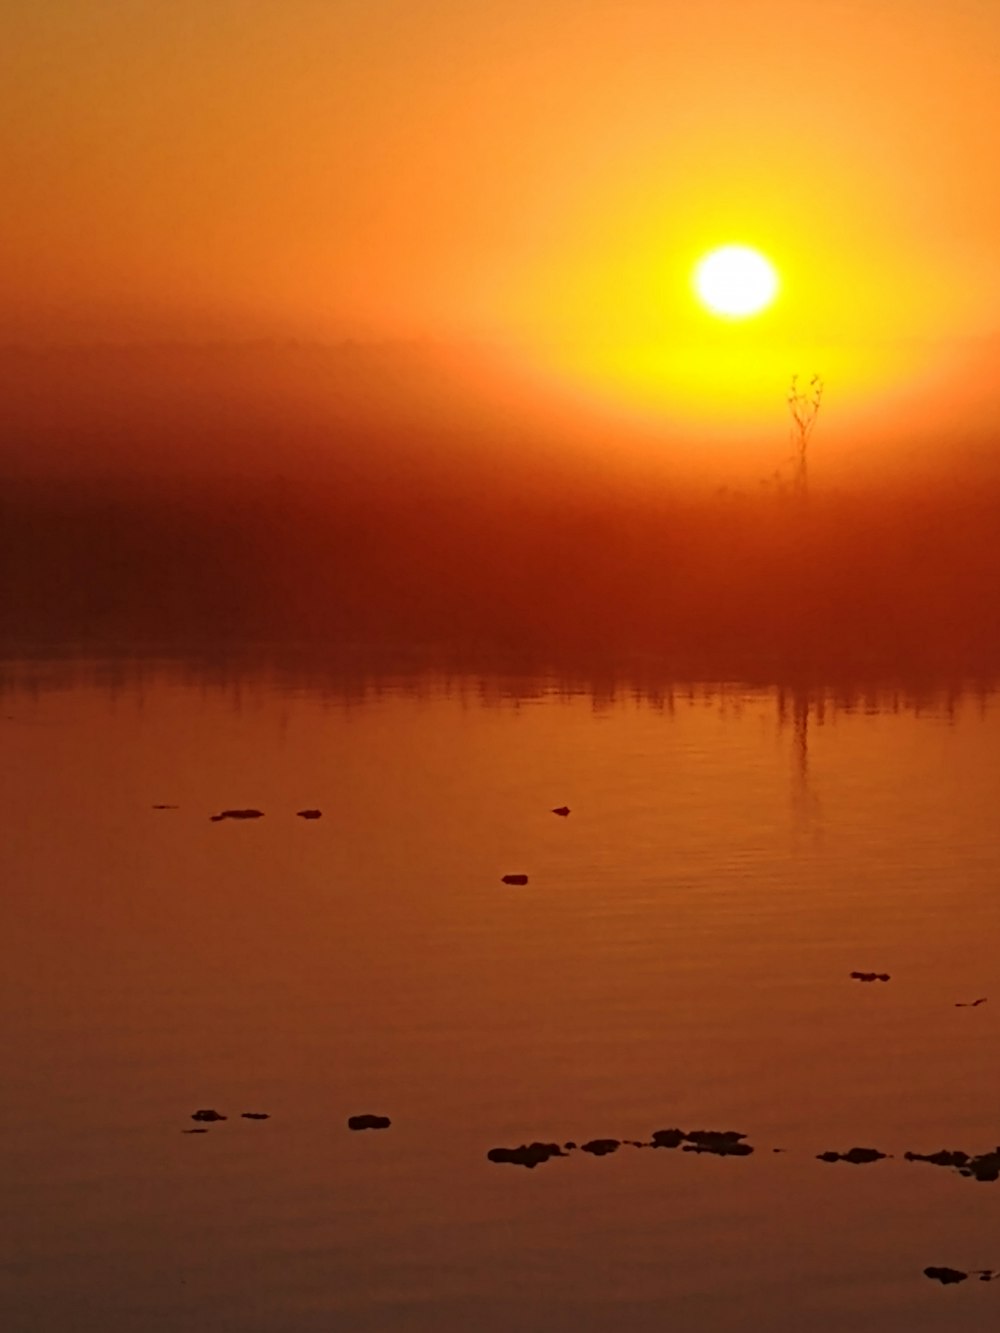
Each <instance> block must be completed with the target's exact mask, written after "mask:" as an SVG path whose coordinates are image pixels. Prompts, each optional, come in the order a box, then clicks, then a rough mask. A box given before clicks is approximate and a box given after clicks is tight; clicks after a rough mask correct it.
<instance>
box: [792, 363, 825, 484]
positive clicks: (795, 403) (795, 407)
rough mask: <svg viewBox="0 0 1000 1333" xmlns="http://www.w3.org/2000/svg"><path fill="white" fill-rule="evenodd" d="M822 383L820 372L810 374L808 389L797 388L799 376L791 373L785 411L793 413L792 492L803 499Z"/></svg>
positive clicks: (823, 385) (821, 393) (823, 386)
mask: <svg viewBox="0 0 1000 1333" xmlns="http://www.w3.org/2000/svg"><path fill="white" fill-rule="evenodd" d="M825 387H826V386H825V384H824V383H823V380H822V379H821V378H820V376H819V375H813V377H812V379H811V380H810V381H809V386H808V388H805V389H800V388H799V377H798V375H793V376H792V382H791V385H790V387H789V390H788V410H789V412H790V413H791V414H792V444H793V446H794V448H795V455H794V460H793V461H794V463H795V478H794V482H793V486H794V491H795V495H796V496H797V498H798V499H800V500H804V499H805V498H806V495H807V494H808V490H809V472H808V449H809V438H810V436H811V435H812V433H813V428H814V427H815V425H816V418H817V417H818V416H819V409H820V405H821V404H822V402H823V390H824V388H825Z"/></svg>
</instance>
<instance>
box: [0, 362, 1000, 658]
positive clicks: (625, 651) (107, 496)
mask: <svg viewBox="0 0 1000 1333" xmlns="http://www.w3.org/2000/svg"><path fill="white" fill-rule="evenodd" d="M0 366H2V369H3V375H4V376H5V384H4V388H5V391H6V393H7V431H6V443H5V449H4V458H3V463H4V468H3V472H4V476H3V481H2V484H0V636H2V638H3V640H4V641H5V642H6V643H8V644H10V645H22V646H23V645H30V644H32V643H39V644H47V645H54V644H58V643H60V642H65V641H71V642H74V643H78V644H81V645H90V646H91V647H92V648H94V647H96V648H99V649H102V650H104V649H107V648H108V647H109V646H111V645H117V646H118V648H120V649H124V650H126V651H129V649H130V647H140V646H142V645H146V646H148V647H150V648H154V649H164V648H166V649H170V650H177V651H185V650H187V649H193V650H196V651H198V652H203V651H204V650H205V649H206V648H209V647H212V646H215V647H218V648H227V649H229V650H233V649H235V648H236V647H237V646H238V645H239V644H240V643H256V642H258V641H260V640H267V641H276V640H281V641H287V642H300V641H305V642H309V643H313V644H325V645H327V647H328V648H332V647H334V646H336V647H338V648H339V649H340V650H341V651H343V650H344V649H345V648H348V647H349V648H350V649H351V651H356V650H358V649H360V648H364V647H365V646H367V647H368V648H370V649H379V650H385V649H387V648H389V649H393V650H395V651H400V650H404V651H406V652H414V651H424V652H428V651H430V652H438V653H440V652H444V653H446V654H449V655H450V656H451V658H452V659H453V660H455V661H465V662H474V661H476V660H478V661H480V662H483V661H489V660H490V659H491V658H493V659H496V658H497V657H498V655H499V656H500V657H503V658H504V660H510V659H511V657H512V656H513V657H515V658H518V659H520V660H521V661H523V662H524V663H525V664H526V665H527V666H529V667H531V668H532V669H535V668H542V669H549V668H566V669H570V670H572V669H575V666H576V665H577V664H578V663H579V662H581V661H582V662H584V663H593V664H595V665H599V666H600V668H601V669H602V670H607V668H608V667H609V666H614V664H616V663H619V664H620V663H622V662H634V661H635V659H636V658H639V657H644V658H649V657H650V656H652V657H655V658H656V660H657V661H658V662H659V664H660V669H662V671H663V672H664V673H665V674H666V675H667V676H669V677H671V678H674V679H676V678H684V677H694V678H699V679H731V678H734V677H744V678H748V679H754V680H765V681H771V680H773V681H778V682H780V681H781V680H783V679H790V678H792V677H802V676H807V677H809V678H811V679H814V680H824V679H829V680H838V679H842V678H845V677H849V678H852V679H858V678H873V679H887V678H893V679H899V678H903V677H906V676H908V675H918V676H927V675H928V674H930V675H932V676H937V677H941V678H949V679H954V678H961V677H965V676H968V675H973V676H985V677H989V676H991V674H992V672H993V668H994V665H995V663H996V661H997V658H998V655H1000V627H998V625H997V622H996V620H995V617H993V616H992V615H991V614H990V613H989V609H988V608H989V606H990V604H991V599H992V596H993V586H994V569H995V550H996V536H995V534H996V532H997V528H998V519H1000V480H996V479H995V478H994V477H993V475H992V474H991V471H990V468H989V467H988V466H986V465H983V464H981V463H976V462H975V461H974V459H973V455H972V454H970V453H969V452H968V450H967V451H966V452H965V453H964V454H963V453H962V452H961V451H956V450H951V451H949V450H945V449H943V448H942V450H941V451H940V454H939V456H938V459H937V463H936V465H935V467H934V468H927V467H925V468H924V470H923V471H921V470H920V469H919V468H917V467H916V466H915V467H914V468H913V469H912V471H911V473H910V474H909V475H904V474H902V473H901V472H900V471H899V470H898V469H897V470H896V471H895V472H892V473H888V472H886V473H883V474H882V475H881V476H876V475H870V476H867V477H864V476H856V477H852V476H851V475H850V474H849V473H845V472H843V471H842V472H841V474H840V475H839V477H838V476H836V475H834V476H831V475H830V461H831V456H832V455H834V454H835V452H836V450H835V448H834V445H833V443H831V439H830V438H829V431H828V430H827V422H826V420H824V419H821V421H820V425H819V429H818V431H817V433H816V435H815V436H814V440H813V443H812V444H811V446H810V450H811V487H810V494H809V498H808V503H800V502H798V501H797V500H796V498H795V497H794V494H793V488H792V485H791V483H792V473H791V466H790V462H789V453H790V449H789V445H788V442H787V425H788V423H787V421H786V420H785V419H784V418H783V417H782V416H781V415H780V412H779V413H778V414H777V420H776V427H775V437H776V441H775V443H774V444H773V445H769V446H768V447H767V449H762V448H761V446H760V442H759V441H757V443H755V444H752V447H748V449H747V452H746V456H744V457H740V456H739V455H738V454H737V455H733V454H732V453H731V452H730V453H728V454H727V453H726V451H725V450H724V449H723V450H721V451H718V452H716V453H715V454H713V453H712V451H711V449H710V447H709V445H708V444H704V443H703V446H702V453H701V455H700V458H701V461H700V464H699V468H698V469H693V467H692V464H691V455H690V451H689V452H688V453H687V454H685V452H684V448H683V442H682V443H681V445H680V446H678V445H677V441H676V440H675V439H673V438H672V437H671V436H670V435H669V432H667V434H666V435H662V434H661V436H660V437H659V438H657V437H654V436H653V435H651V434H649V433H648V432H646V433H642V432H638V431H637V428H636V426H635V424H634V423H633V424H632V426H631V427H629V426H628V425H627V424H626V423H624V422H623V421H618V422H617V423H616V422H614V421H613V420H611V419H610V418H608V417H607V416H604V417H601V416H600V415H588V413H587V412H586V411H585V410H584V409H583V408H582V407H581V406H580V405H579V404H577V405H576V407H575V408H574V410H573V412H572V413H570V411H569V409H568V407H567V405H566V403H562V404H561V405H559V404H557V403H556V402H555V400H554V399H552V398H551V397H550V398H544V397H543V396H539V395H538V394H537V393H536V394H535V396H534V397H533V396H531V395H530V394H528V393H527V392H526V391H525V392H524V393H522V392H521V389H523V387H524V386H523V383H520V382H518V381H516V380H515V379H511V378H510V375H509V374H508V376H507V378H506V379H505V378H504V376H503V375H501V374H500V373H499V371H498V370H497V368H496V366H495V365H494V366H493V367H492V369H488V368H487V362H486V361H478V362H477V361H474V360H470V358H469V357H465V358H464V359H463V358H461V357H460V358H457V359H456V358H455V357H450V358H449V357H448V356H445V355H444V353H443V352H442V351H441V350H440V349H437V350H433V349H431V350H429V349H427V348H423V349H420V348H418V347H409V348H400V347H396V348H394V349H393V348H388V349H387V348H382V349H377V348H375V349H373V348H371V347H363V346H347V347H342V348H340V349H337V350H333V351H331V350H330V349H323V348H315V347H314V348H299V349H295V348H289V347H285V348H275V347H273V346H271V347H269V346H266V345H260V346H258V347H256V348H242V349H239V348H233V347H226V346H219V347H216V348H204V347H203V348H192V347H186V348H185V347H172V348H170V347H165V348H159V349H145V350H142V349H124V348H122V349H108V348H103V349H102V348H92V349H90V350H86V349H77V350H75V351H62V352H59V351H51V352H18V353H13V352H9V353H7V354H6V355H5V356H4V357H2V358H0ZM783 406H784V405H783V402H782V400H781V399H780V398H779V399H778V408H779V409H781V410H783ZM824 411H826V407H825V406H824ZM825 431H826V432H827V434H826V435H824V432H825ZM834 438H836V433H835V430H834ZM978 438H980V439H981V442H983V441H985V440H986V438H987V437H986V436H982V435H981V436H980V437H978ZM983 447H984V448H985V443H984V445H983ZM963 460H964V461H963ZM970 460H973V461H970Z"/></svg>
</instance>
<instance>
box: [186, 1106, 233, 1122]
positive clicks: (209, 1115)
mask: <svg viewBox="0 0 1000 1333" xmlns="http://www.w3.org/2000/svg"><path fill="white" fill-rule="evenodd" d="M191 1119H192V1120H209V1121H212V1120H227V1119H228V1116H224V1115H220V1114H219V1112H218V1111H213V1110H212V1109H211V1108H210V1107H209V1108H207V1109H206V1110H204V1111H195V1112H193V1114H192V1116H191Z"/></svg>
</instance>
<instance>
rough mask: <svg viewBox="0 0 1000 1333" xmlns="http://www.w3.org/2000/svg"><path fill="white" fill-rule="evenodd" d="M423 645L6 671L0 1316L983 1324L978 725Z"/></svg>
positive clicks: (890, 692)
mask: <svg viewBox="0 0 1000 1333" xmlns="http://www.w3.org/2000/svg"><path fill="white" fill-rule="evenodd" d="M432 665H433V667H434V669H433V670H430V671H428V670H425V669H423V666H422V664H421V663H420V662H418V661H404V660H399V659H396V660H394V661H391V662H385V661H381V662H378V661H376V662H371V663H366V662H365V661H364V660H363V659H362V658H361V657H357V658H355V659H354V660H351V659H341V661H340V662H339V663H337V664H334V665H331V663H330V662H329V660H327V661H326V662H324V663H322V664H317V663H315V662H308V661H304V660H301V659H300V660H295V659H294V658H292V657H290V656H288V655H287V654H278V653H271V654H270V655H269V654H259V655H257V656H255V657H254V658H249V657H248V658H245V659H243V660H242V661H240V662H233V661H232V660H227V661H223V660H217V661H215V662H211V661H197V662H180V661H176V660H175V661H172V662H163V661H159V662H154V661H149V662H145V663H142V662H137V661H124V660H119V661H109V660H107V659H105V660H101V661H96V660H89V661H88V660H81V659H78V658H73V657H72V656H69V655H67V656H66V657H64V658H63V659H62V660H58V661H55V660H52V659H49V660H47V661H44V662H41V661H37V660H27V659H21V660H8V661H7V662H5V663H4V665H3V668H2V673H0V681H2V697H0V738H2V744H3V750H4V756H5V760H6V762H5V764H4V765H3V767H2V770H0V809H2V810H3V818H4V836H3V839H2V842H0V878H2V882H3V884H4V886H5V895H4V899H3V908H2V912H3V932H4V934H3V938H4V939H5V941H6V944H7V959H6V966H5V969H4V982H5V990H6V996H5V1003H4V1006H3V1010H2V1015H3V1016H2V1019H0V1023H2V1028H3V1032H2V1040H3V1043H4V1049H5V1050H6V1051H7V1052H9V1055H8V1059H7V1070H8V1077H7V1078H6V1080H5V1088H4V1094H3V1097H4V1103H5V1105H4V1123H5V1131H6V1132H5V1135H4V1139H3V1142H2V1144H0V1153H2V1155H3V1158H4V1165H3V1174H4V1178H5V1180H6V1181H7V1182H8V1209H7V1211H8V1227H7V1230H8V1231H9V1233H10V1236H9V1239H8V1241H7V1244H6V1245H5V1248H4V1261H3V1265H2V1268H0V1297H2V1306H3V1308H4V1310H5V1312H6V1322H5V1325H4V1326H5V1328H11V1329H14V1330H16V1331H17V1333H21V1330H25V1331H27V1330H29V1329H31V1330H35V1329H42V1328H44V1329H46V1330H49V1329H52V1330H62V1329H67V1330H69V1329H76V1328H82V1327H100V1328H101V1329H102V1330H105V1331H106V1333H133V1331H134V1330H135V1329H139V1328H141V1329H163V1330H174V1329H177V1328H184V1329H186V1330H195V1331H197V1330H201V1329H205V1330H208V1329H209V1328H211V1329H212V1330H218V1329H220V1328H221V1329H232V1330H241V1333H242V1331H244V1330H250V1331H251V1333H256V1331H258V1330H259V1331H260V1333H278V1331H279V1330H280V1331H281V1333H285V1331H286V1330H293V1331H294V1333H298V1331H299V1330H310V1331H311V1330H319V1329H324V1330H325V1329H329V1328H337V1329H344V1330H350V1333H355V1331H358V1333H360V1331H361V1330H365V1331H366V1333H367V1331H368V1330H371V1331H372V1333H374V1331H375V1330H392V1333H396V1330H428V1331H430V1330H433V1331H434V1333H439V1331H440V1333H448V1331H449V1330H459V1329H461V1330H463V1333H464V1330H468V1329H470V1328H476V1329H484V1330H487V1333H501V1331H503V1333H508V1330H512V1329H517V1330H529V1331H531V1333H562V1330H566V1331H567V1333H568V1330H571V1329H572V1330H581V1329H582V1330H593V1331H594V1333H605V1331H606V1330H612V1329H615V1330H618V1329H621V1328H629V1329H634V1330H641V1331H644V1330H654V1329H656V1330H660V1329H663V1328H665V1327H669V1328H671V1329H673V1330H681V1333H714V1331H715V1330H719V1331H720V1333H730V1331H732V1333H736V1330H741V1331H742V1330H746V1329H748V1328H761V1329H764V1328H766V1329H768V1330H780V1331H782V1333H784V1331H785V1330H788V1331H790V1330H793V1329H795V1330H799V1329H801V1328H804V1327H808V1328H810V1329H817V1330H820V1333H834V1331H836V1333H840V1330H842V1329H843V1328H845V1327H846V1326H848V1325H850V1326H851V1327H852V1328H857V1329H859V1330H871V1331H872V1333H875V1330H878V1331H879V1333H885V1331H886V1330H888V1331H889V1333H894V1331H895V1330H904V1329H905V1330H907V1333H911V1330H934V1331H935V1333H936V1331H937V1330H941V1333H944V1330H949V1333H950V1331H951V1330H970V1331H971V1330H977V1331H978V1330H980V1329H982V1328H983V1327H986V1326H988V1325H987V1321H989V1320H991V1319H993V1318H994V1317H995V1310H994V1309H993V1306H994V1304H995V1300H996V1292H995V1290H994V1289H993V1288H992V1287H991V1286H990V1285H986V1284H980V1283H978V1282H967V1283H964V1284H962V1285H956V1286H950V1287H949V1288H948V1289H947V1290H943V1289H941V1288H940V1287H939V1286H938V1285H937V1283H934V1282H929V1281H928V1280H927V1279H926V1278H925V1277H924V1276H923V1269H924V1268H925V1267H926V1266H928V1265H939V1266H947V1267H954V1268H956V1269H959V1270H964V1271H972V1270H978V1269H986V1268H993V1267H994V1266H995V1265H996V1263H997V1261H998V1255H997V1252H996V1249H995V1227H994V1225H993V1221H994V1217H993V1214H994V1213H995V1209H996V1203H997V1197H998V1196H997V1195H996V1194H995V1193H994V1191H993V1190H991V1189H990V1188H989V1187H988V1185H987V1184H981V1183H979V1182H977V1181H975V1180H971V1181H970V1180H968V1179H962V1178H960V1177H959V1176H958V1175H957V1173H956V1172H955V1171H954V1170H932V1169H931V1168H930V1167H929V1166H927V1165H925V1164H921V1163H913V1162H907V1161H905V1160H904V1158H903V1154H904V1153H905V1152H906V1151H911V1152H916V1153H921V1154H931V1153H934V1152H936V1151H937V1150H939V1149H941V1148H948V1149H950V1150H957V1149H963V1150H966V1151H967V1152H969V1153H983V1152H987V1151H988V1150H990V1149H992V1147H993V1145H994V1143H995V1142H996V1140H997V1138H998V1135H997V1131H996V1080H995V1073H994V1070H993V1064H992V1059H991V1056H990V1051H991V1050H992V1046H993V1042H994V1038H995V1030H994V1029H995V1023H996V1021H997V1017H996V1013H995V1011H994V1005H996V1006H998V1007H1000V984H998V964H997V961H996V950H995V946H994V944H993V941H994V938H995V934H996V931H997V928H998V926H1000V906H998V903H997V898H996V875H997V866H998V862H1000V829H998V825H997V822H996V819H995V812H994V809H993V806H994V793H995V790H996V779H997V764H998V760H997V756H998V754H1000V746H998V740H1000V720H998V712H997V706H996V700H995V698H994V697H993V696H992V695H991V694H990V693H989V691H987V690H984V689H978V688H975V687H970V686H969V685H962V686H961V687H959V686H955V685H949V684H948V683H947V682H945V683H940V682H939V683H937V684H933V685H929V684H926V683H925V684H923V685H921V686H910V687H909V688H905V687H904V686H903V685H902V684H900V685H897V686H887V685H884V684H883V685H881V686H879V687H871V688H866V687H863V686H861V685H858V684H838V685H836V686H826V687H821V686H818V685H811V684H810V685H805V684H802V685H799V686H796V687H794V688H785V689H784V690H780V689H775V688H768V687H763V686H758V685H753V684H745V683H731V684H728V685H720V684H711V685H709V684H683V683H679V682H673V683H670V682H669V681H664V680H663V679H657V676H656V673H655V671H654V669H653V668H652V667H651V666H647V667H646V668H645V670H643V669H640V668H638V667H636V668H634V669H632V670H631V671H629V672H623V673H621V674H619V675H616V676H614V677H607V678H604V679H599V678H594V677H588V676H587V674H586V673H584V672H581V673H580V675H579V676H578V677H573V676H570V675H564V676H562V677H560V678H551V677H549V678H546V677H541V676H532V675H531V674H529V673H523V674H518V673H499V672H495V673H493V674H490V673H489V672H487V671H485V670H481V671H480V672H479V673H478V674H476V673H472V674H470V673H468V672H465V671H461V670H458V669H457V668H456V669H454V670H449V669H448V664H447V663H443V662H440V661H439V662H436V663H433V664H432ZM564 804H565V805H566V806H568V807H569V808H570V811H571V813H570V815H569V816H567V817H562V818H557V817H555V816H554V815H553V813H552V811H553V810H554V809H555V808H557V807H561V806H562V805H564ZM154 806H161V807H164V808H161V809H154ZM168 807H176V808H168ZM251 808H252V809H260V810H262V811H263V812H264V817H263V818H260V819H254V820H224V821H221V822H216V821H213V820H212V819H211V816H212V815H214V814H217V813H218V812H219V811H222V810H225V809H251ZM304 809H308V810H314V809H318V810H321V811H322V818H320V819H316V820H312V821H306V820H303V819H300V818H297V812H298V811H301V810H304ZM521 873H523V874H527V875H528V884H527V886H524V887H514V886H505V885H504V884H502V883H501V880H502V877H503V876H504V875H509V874H521ZM852 971H861V972H865V973H867V972H875V973H878V974H883V973H885V974H889V975H890V976H891V981H890V982H889V983H887V984H886V983H877V984H874V985H864V984H859V983H858V982H857V981H855V980H852V979H851V973H852ZM981 997H989V998H988V999H987V1002H986V1003H985V1004H982V1005H976V1006H973V1003H972V1002H973V1001H974V1000H977V999H979V998H981ZM959 1006H961V1007H959ZM208 1108H212V1109H215V1110H217V1111H218V1113H219V1114H220V1115H225V1116H226V1117H227V1119H226V1120H224V1121H217V1122H216V1121H209V1122H206V1123H204V1124H203V1125H202V1126H201V1127H203V1128H206V1129H207V1133H204V1134H201V1135H193V1136H192V1135H187V1134H184V1133H183V1132H182V1131H183V1130H186V1129H188V1128H191V1127H193V1125H194V1123H195V1122H193V1121H192V1120H191V1118H190V1117H191V1116H192V1114H193V1113H194V1112H196V1111H198V1110H199V1109H202V1110H206V1109H208ZM244 1112H253V1113H255V1114H258V1115H259V1114H263V1113H267V1114H268V1116H269V1118H268V1119H266V1120H254V1119H245V1118H243V1113H244ZM355 1115H379V1116H382V1115H385V1116H388V1117H389V1118H390V1119H391V1122H392V1123H391V1126H390V1127H389V1128H387V1129H384V1130H381V1131H379V1132H374V1133H373V1132H367V1133H351V1132H350V1130H349V1129H348V1128H347V1120H348V1117H350V1116H355ZM670 1126H685V1127H686V1129H685V1133H694V1132H695V1131H696V1130H699V1129H704V1130H734V1131H737V1132H739V1133H741V1134H745V1135H747V1136H748V1141H749V1143H750V1144H752V1145H754V1146H755V1151H754V1152H753V1153H752V1154H747V1155H744V1156H739V1155H735V1154H725V1155H719V1154H718V1153H715V1152H707V1153H706V1152H684V1151H683V1146H681V1144H680V1143H678V1146H677V1147H676V1148H675V1149H674V1150H673V1151H632V1150H628V1149H626V1148H623V1149H622V1150H621V1151H604V1152H599V1151H597V1150H591V1151H588V1152H581V1151H571V1152H569V1153H568V1155H567V1156H566V1157H565V1158H562V1157H560V1158H556V1159H555V1160H552V1161H547V1162H543V1163H542V1164H541V1165H539V1166H538V1168H537V1169H534V1170H524V1169H523V1168H522V1167H520V1166H512V1165H508V1164H506V1163H504V1164H497V1163H496V1162H491V1161H490V1160H488V1158H487V1153H488V1151H489V1150H490V1149H491V1148H495V1147H498V1146H506V1147H511V1148H513V1147H515V1146H516V1145H519V1144H530V1143H531V1142H533V1141H537V1142H542V1143H546V1142H555V1143H564V1142H567V1141H572V1142H575V1143H578V1144H584V1143H588V1142H599V1141H600V1140H602V1139H611V1138H614V1139H619V1140H625V1139H635V1140H636V1141H637V1142H649V1141H650V1140H651V1136H652V1135H653V1133H654V1131H657V1130H665V1129H667V1128H668V1127H670ZM855 1146H858V1147H870V1148H873V1149H878V1151H879V1152H880V1153H882V1152H884V1153H886V1154H888V1155H887V1156H886V1157H885V1158H884V1159H882V1158H879V1159H878V1160H875V1161H874V1162H865V1163H864V1164H859V1165H855V1164H852V1160H851V1159H850V1158H848V1160H847V1161H846V1162H844V1161H839V1160H838V1161H837V1162H835V1163H832V1164H828V1163H824V1162H818V1161H817V1160H816V1157H817V1155H818V1154H820V1153H836V1154H845V1153H849V1150H850V1149H852V1147H855ZM773 1148H781V1149H783V1150H784V1151H782V1152H780V1153H774V1152H772V1151H771V1150H772V1149H773ZM859 1160H861V1159H859ZM994 1189H1000V1185H997V1186H994ZM11 1222H12V1223H13V1225H11Z"/></svg>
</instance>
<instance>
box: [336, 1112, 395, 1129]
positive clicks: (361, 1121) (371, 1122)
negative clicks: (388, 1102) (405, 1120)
mask: <svg viewBox="0 0 1000 1333" xmlns="http://www.w3.org/2000/svg"><path fill="white" fill-rule="evenodd" d="M391 1124H392V1121H391V1120H390V1119H389V1117H388V1116H387V1115H352V1116H350V1117H349V1119H348V1121H347V1128H348V1129H388V1128H389V1126H390V1125H391Z"/></svg>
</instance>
